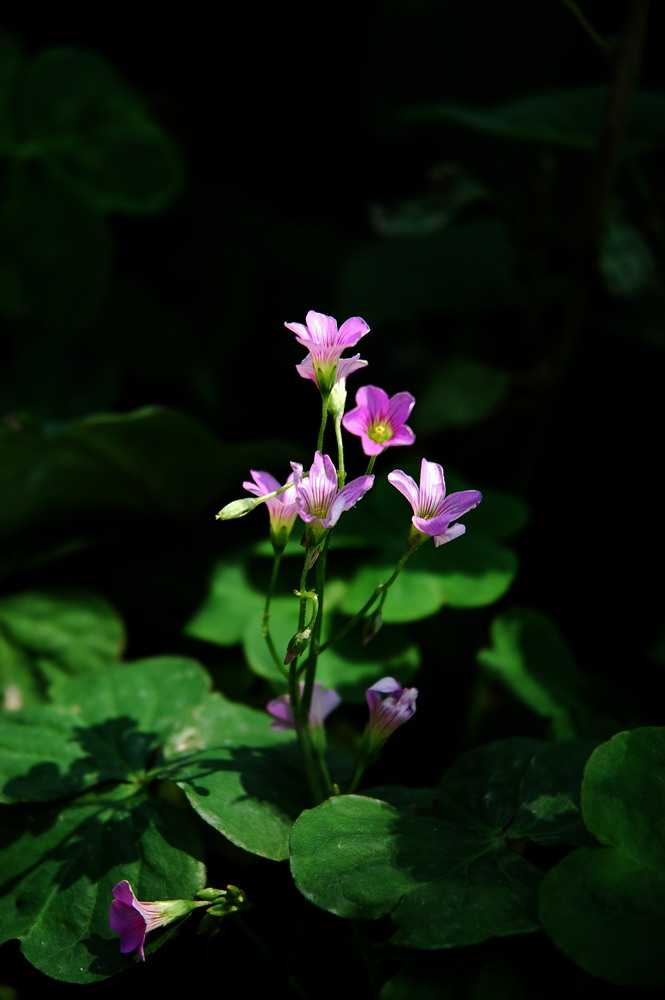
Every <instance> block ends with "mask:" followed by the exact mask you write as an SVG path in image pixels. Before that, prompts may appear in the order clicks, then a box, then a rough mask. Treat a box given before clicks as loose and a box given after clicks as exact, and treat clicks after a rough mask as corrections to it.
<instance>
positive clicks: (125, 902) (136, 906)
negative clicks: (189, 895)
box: [109, 880, 205, 962]
mask: <svg viewBox="0 0 665 1000" xmlns="http://www.w3.org/2000/svg"><path fill="white" fill-rule="evenodd" d="M113 896H114V899H113V902H112V903H111V911H110V913H109V925H110V927H111V930H112V931H115V933H116V934H119V935H120V951H121V952H122V953H123V955H126V954H127V953H128V952H130V951H134V949H136V948H138V951H139V955H140V956H141V961H142V962H145V953H144V951H143V942H144V941H145V936H146V934H149V933H150V931H154V930H155V929H156V928H157V927H164V926H165V925H166V924H170V923H171V921H173V920H177V919H178V917H184V916H185V915H186V914H187V913H190V912H191V911H192V910H193V909H195V908H196V907H197V906H203V905H205V904H203V903H193V902H191V900H188V899H165V900H156V901H154V902H152V903H143V902H141V901H140V900H138V899H137V898H136V896H135V895H134V890H133V889H132V887H131V885H130V884H129V882H127V881H126V880H123V881H122V882H118V884H117V885H115V886H114V887H113Z"/></svg>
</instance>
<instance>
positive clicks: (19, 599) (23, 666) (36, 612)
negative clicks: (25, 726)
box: [0, 590, 125, 709]
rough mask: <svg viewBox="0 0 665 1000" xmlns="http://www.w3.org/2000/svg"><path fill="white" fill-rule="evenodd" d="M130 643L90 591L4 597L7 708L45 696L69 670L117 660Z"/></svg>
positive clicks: (1, 626)
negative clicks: (125, 646) (50, 686)
mask: <svg viewBox="0 0 665 1000" xmlns="http://www.w3.org/2000/svg"><path fill="white" fill-rule="evenodd" d="M124 643H125V635H124V629H123V625H122V622H121V620H120V618H119V617H118V615H117V614H116V612H115V610H114V609H113V608H112V607H111V605H110V604H109V603H108V602H107V601H106V600H104V598H103V597H100V596H99V595H98V594H93V593H90V592H87V591H83V590H81V591H76V590H61V591H57V590H53V591H49V590H44V591H29V592H27V593H24V594H15V595H12V596H11V597H4V598H2V599H1V600H0V649H1V650H2V655H1V656H0V694H1V696H2V699H3V702H4V707H5V708H9V709H17V708H22V707H23V706H24V705H27V704H29V703H31V702H35V701H42V700H43V698H44V694H45V691H46V689H47V688H48V686H49V685H50V684H51V683H52V682H53V681H54V680H56V679H58V678H62V677H63V676H66V675H67V674H81V673H92V672H98V671H100V670H103V669H104V668H105V667H108V666H111V665H112V664H114V663H116V662H117V660H118V658H119V655H120V652H121V650H122V648H123V646H124Z"/></svg>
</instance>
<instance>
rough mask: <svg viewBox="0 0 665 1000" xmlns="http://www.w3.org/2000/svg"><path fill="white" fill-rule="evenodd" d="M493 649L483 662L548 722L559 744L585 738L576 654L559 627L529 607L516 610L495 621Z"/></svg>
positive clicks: (484, 652)
mask: <svg viewBox="0 0 665 1000" xmlns="http://www.w3.org/2000/svg"><path fill="white" fill-rule="evenodd" d="M491 637H492V643H493V646H492V648H491V649H483V650H481V651H480V652H479V653H478V659H479V661H480V663H481V664H482V665H483V666H484V667H486V668H488V670H489V671H490V673H491V674H492V675H494V676H496V677H499V678H500V679H501V680H502V681H503V683H504V684H505V685H506V686H507V687H508V688H509V689H510V690H511V691H512V692H513V693H514V694H515V695H517V697H518V698H520V699H521V700H522V701H523V702H524V703H525V704H526V705H528V706H529V708H531V709H533V711H534V712H537V713H538V715H543V716H545V718H547V719H550V721H551V723H552V731H553V734H554V736H555V737H557V738H558V739H571V738H572V737H574V736H578V735H581V734H583V733H585V731H586V730H585V722H586V719H585V712H586V709H585V706H584V702H583V697H582V691H581V687H582V684H583V678H582V675H581V674H580V673H579V671H578V669H577V667H576V665H575V661H574V660H573V656H572V653H571V652H570V649H569V647H568V645H567V644H566V642H565V640H564V638H563V636H562V635H561V633H560V632H559V631H558V630H557V628H556V626H555V625H554V624H553V623H552V622H551V621H550V619H549V618H547V617H546V616H545V615H543V614H541V613H540V612H538V611H533V610H531V609H529V608H513V609H511V610H510V611H506V612H504V613H503V614H501V615H499V617H498V618H495V619H494V621H493V622H492V630H491Z"/></svg>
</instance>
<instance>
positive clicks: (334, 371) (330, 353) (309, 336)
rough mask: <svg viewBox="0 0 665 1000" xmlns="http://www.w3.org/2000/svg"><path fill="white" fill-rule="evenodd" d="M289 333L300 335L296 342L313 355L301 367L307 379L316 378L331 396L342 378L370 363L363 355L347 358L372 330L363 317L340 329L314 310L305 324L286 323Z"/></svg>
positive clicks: (302, 374)
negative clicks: (333, 388) (347, 352)
mask: <svg viewBox="0 0 665 1000" xmlns="http://www.w3.org/2000/svg"><path fill="white" fill-rule="evenodd" d="M284 326H285V327H286V328H287V330H291V331H292V332H293V333H295V335H296V340H297V341H298V343H299V344H302V346H303V347H305V348H307V350H308V351H309V357H308V358H305V360H304V361H303V362H302V364H300V365H298V366H297V368H298V372H299V374H300V375H301V376H302V377H303V378H312V377H313V378H314V379H315V381H316V382H317V384H318V386H319V389H320V390H321V392H324V393H326V394H327V393H329V392H330V390H331V389H332V387H333V386H334V385H335V382H336V381H337V379H338V378H346V376H347V375H350V374H351V372H353V371H357V369H358V368H362V367H364V365H366V364H367V362H366V361H361V360H360V355H359V354H356V355H355V357H353V358H344V359H343V361H341V360H340V359H341V358H342V354H343V353H344V350H345V349H346V348H347V347H354V346H355V345H356V344H357V343H358V341H359V340H360V338H361V337H364V336H365V334H366V333H369V326H368V325H367V323H366V322H365V320H364V319H361V318H360V316H352V317H351V319H347V320H346V321H345V322H344V323H342V325H341V326H340V327H339V329H338V328H337V320H335V319H333V317H332V316H326V315H325V314H324V313H317V312H314V311H313V310H310V311H309V312H308V313H307V316H306V317H305V325H304V326H303V324H302V323H285V324H284Z"/></svg>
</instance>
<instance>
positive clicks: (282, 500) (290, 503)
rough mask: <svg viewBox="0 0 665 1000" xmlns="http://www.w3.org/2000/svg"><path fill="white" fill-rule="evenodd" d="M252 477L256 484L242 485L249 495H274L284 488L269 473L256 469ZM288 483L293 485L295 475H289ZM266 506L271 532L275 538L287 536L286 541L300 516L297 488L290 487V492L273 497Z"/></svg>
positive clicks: (251, 471)
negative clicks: (281, 535) (282, 535)
mask: <svg viewBox="0 0 665 1000" xmlns="http://www.w3.org/2000/svg"><path fill="white" fill-rule="evenodd" d="M250 475H251V476H252V478H253V480H254V482H253V483H252V482H250V481H249V480H248V481H247V482H244V483H243V484H242V485H243V486H244V487H245V489H246V490H248V492H249V493H253V494H254V496H257V497H262V496H265V495H266V493H274V491H275V490H278V489H280V487H281V486H282V483H278V482H277V480H276V479H275V477H274V476H271V475H270V473H269V472H256V471H255V470H254V469H251V470H250ZM286 482H287V483H293V473H291V474H290V475H289V478H288V479H287V480H286ZM284 485H286V483H285V484H284ZM265 504H266V507H267V508H268V514H269V516H270V531H271V534H272V536H273V538H275V537H277V536H279V535H280V534H281V533H283V534H284V535H285V538H284V541H286V538H288V536H289V535H290V534H291V528H292V527H293V523H294V521H295V519H296V517H297V516H298V509H297V507H296V490H295V486H290V487H289V489H288V490H284V492H283V493H280V494H279V495H278V496H276V497H273V498H272V499H271V500H266V502H265Z"/></svg>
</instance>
